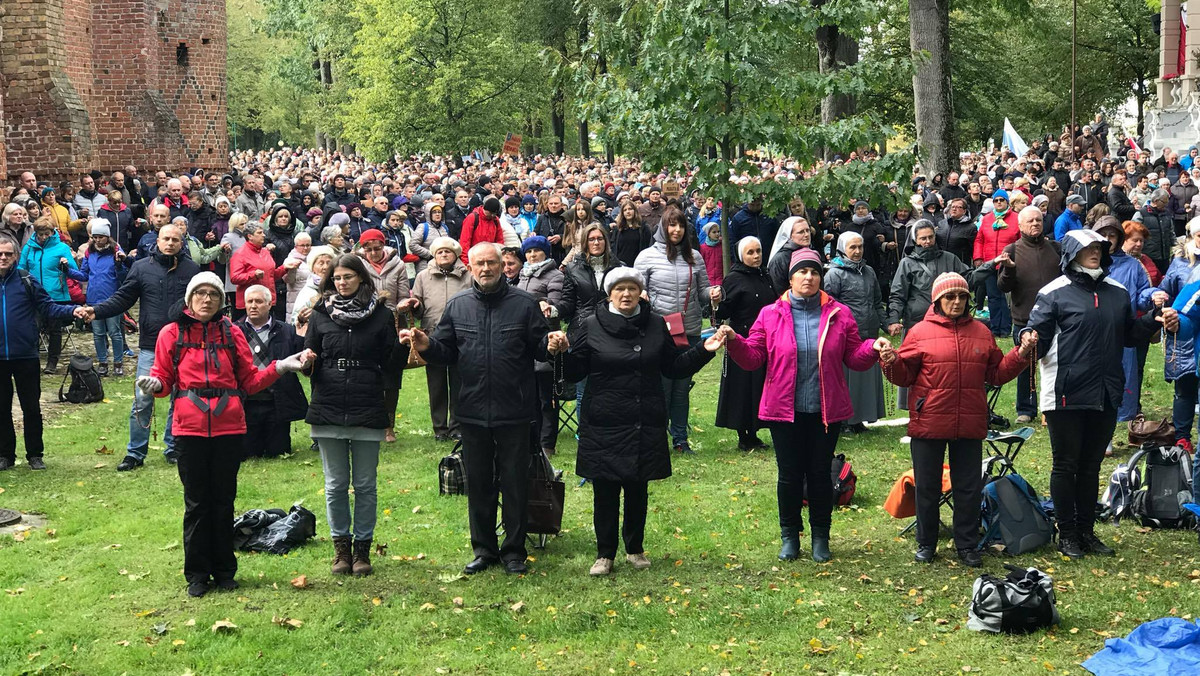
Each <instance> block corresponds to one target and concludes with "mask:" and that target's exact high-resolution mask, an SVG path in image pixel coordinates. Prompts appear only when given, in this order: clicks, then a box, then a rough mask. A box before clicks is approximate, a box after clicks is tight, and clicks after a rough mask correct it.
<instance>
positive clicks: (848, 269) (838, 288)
mask: <svg viewBox="0 0 1200 676" xmlns="http://www.w3.org/2000/svg"><path fill="white" fill-rule="evenodd" d="M863 245H864V242H863V238H862V235H859V234H858V233H855V232H843V233H842V234H841V235H840V236H839V237H838V240H837V256H836V257H834V259H833V261H832V262H830V264H829V272H828V273H827V274H826V275H825V279H824V280H823V281H824V288H825V292H826V293H828V294H829V295H830V296H833V298H834V299H835V300H837V301H838V302H840V303H842V304H843V305H845V306H846V307H848V308H850V312H851V313H852V314H853V315H854V322H855V323H856V324H858V337H859V338H861V339H863V340H868V339H870V340H874V339H875V338H877V337H879V329H880V327H882V325H883V294H882V293H881V292H880V290H879V280H877V279H876V278H875V270H874V269H873V268H871V266H869V265H867V264H866V261H865V260H864V259H863V250H864V246H863ZM843 370H844V372H845V376H846V384H847V385H848V386H849V388H850V403H851V405H852V406H853V407H854V415H852V416H850V418H848V419H847V420H846V421H845V423H843V427H842V430H843V431H844V432H847V433H849V434H858V433H862V432H866V431H867V427H866V425H864V424H863V423H868V422H875V421H876V420H879V419H880V418H883V417H884V416H885V412H884V404H883V374H882V372H880V370H879V365H878V364H875V365H872V366H871V368H869V369H867V370H866V371H852V370H851V369H849V368H845V369H843Z"/></svg>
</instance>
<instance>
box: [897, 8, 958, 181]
mask: <svg viewBox="0 0 1200 676" xmlns="http://www.w3.org/2000/svg"><path fill="white" fill-rule="evenodd" d="M908 20H909V25H910V27H909V45H910V46H911V47H912V51H913V53H914V55H915V56H916V58H917V70H916V72H915V73H914V74H913V107H914V108H915V109H916V118H917V120H916V122H917V157H918V160H919V161H920V163H921V167H922V169H924V171H925V173H926V174H927V175H929V176H932V175H934V174H936V173H943V174H946V173H949V172H951V171H953V170H957V169H958V139H957V138H956V137H955V133H954V96H953V91H952V89H951V85H950V3H949V0H909V3H908ZM926 54H928V58H926Z"/></svg>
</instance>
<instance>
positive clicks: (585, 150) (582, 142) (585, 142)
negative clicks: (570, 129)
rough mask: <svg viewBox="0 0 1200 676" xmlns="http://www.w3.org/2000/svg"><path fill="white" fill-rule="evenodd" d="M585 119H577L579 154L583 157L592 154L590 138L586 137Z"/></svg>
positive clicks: (586, 124)
mask: <svg viewBox="0 0 1200 676" xmlns="http://www.w3.org/2000/svg"><path fill="white" fill-rule="evenodd" d="M588 136H589V135H588V123H587V120H580V121H579V155H580V157H583V158H584V159H587V158H589V157H591V156H592V149H591V145H590V144H591V139H590V138H588Z"/></svg>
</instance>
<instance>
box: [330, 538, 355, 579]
mask: <svg viewBox="0 0 1200 676" xmlns="http://www.w3.org/2000/svg"><path fill="white" fill-rule="evenodd" d="M352 561H353V558H352V557H351V556H350V538H348V537H342V538H334V539H333V570H332V571H331V572H333V574H334V575H349V574H350V566H351V563H352Z"/></svg>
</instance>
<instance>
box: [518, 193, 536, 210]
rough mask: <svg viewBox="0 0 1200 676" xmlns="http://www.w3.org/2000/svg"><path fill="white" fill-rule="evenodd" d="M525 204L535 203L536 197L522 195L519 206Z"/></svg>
mask: <svg viewBox="0 0 1200 676" xmlns="http://www.w3.org/2000/svg"><path fill="white" fill-rule="evenodd" d="M526 204H533V205H537V198H536V197H534V196H533V195H526V196H524V197H522V198H521V206H522V207H523V206H525V205H526Z"/></svg>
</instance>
